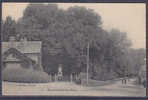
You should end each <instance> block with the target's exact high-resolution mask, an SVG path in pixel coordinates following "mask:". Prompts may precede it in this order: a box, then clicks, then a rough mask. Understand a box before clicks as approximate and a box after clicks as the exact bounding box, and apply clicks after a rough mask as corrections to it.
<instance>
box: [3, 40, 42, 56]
mask: <svg viewBox="0 0 148 100" xmlns="http://www.w3.org/2000/svg"><path fill="white" fill-rule="evenodd" d="M41 45H42V42H41V41H24V42H16V41H15V42H2V54H3V53H4V52H5V51H7V50H8V49H9V48H16V49H17V50H18V51H20V52H21V53H40V52H41Z"/></svg>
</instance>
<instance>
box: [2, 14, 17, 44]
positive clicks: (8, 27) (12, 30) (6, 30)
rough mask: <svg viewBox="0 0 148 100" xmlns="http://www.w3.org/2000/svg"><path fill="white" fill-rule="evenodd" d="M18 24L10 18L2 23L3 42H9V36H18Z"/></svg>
mask: <svg viewBox="0 0 148 100" xmlns="http://www.w3.org/2000/svg"><path fill="white" fill-rule="evenodd" d="M16 34H17V33H16V22H15V20H13V19H12V18H11V17H10V16H8V17H6V20H4V21H3V23H2V41H8V39H9V36H16Z"/></svg>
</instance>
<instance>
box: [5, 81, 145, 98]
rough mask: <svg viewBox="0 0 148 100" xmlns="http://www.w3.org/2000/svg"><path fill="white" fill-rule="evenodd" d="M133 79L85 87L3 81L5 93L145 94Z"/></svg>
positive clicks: (70, 94) (71, 94)
mask: <svg viewBox="0 0 148 100" xmlns="http://www.w3.org/2000/svg"><path fill="white" fill-rule="evenodd" d="M133 81H134V80H131V81H130V82H128V83H127V84H126V85H125V84H122V82H121V81H117V82H116V83H114V84H111V85H105V86H96V87H84V86H81V85H76V84H74V83H70V82H52V83H41V84H40V83H39V84H37V83H36V84H28V83H27V84H25V83H10V82H3V94H5V95H15V94H17V95H50V96H55V95H62V96H145V94H146V89H145V88H143V87H142V86H137V85H133Z"/></svg>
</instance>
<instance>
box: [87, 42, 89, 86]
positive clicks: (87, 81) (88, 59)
mask: <svg viewBox="0 0 148 100" xmlns="http://www.w3.org/2000/svg"><path fill="white" fill-rule="evenodd" d="M88 74H89V42H88V45H87V85H88V78H89V76H88Z"/></svg>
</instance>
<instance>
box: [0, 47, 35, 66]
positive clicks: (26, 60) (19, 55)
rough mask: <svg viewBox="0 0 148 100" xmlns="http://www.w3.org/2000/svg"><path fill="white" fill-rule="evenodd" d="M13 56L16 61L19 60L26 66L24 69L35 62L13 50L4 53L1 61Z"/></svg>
mask: <svg viewBox="0 0 148 100" xmlns="http://www.w3.org/2000/svg"><path fill="white" fill-rule="evenodd" d="M10 54H13V55H14V56H15V57H16V58H17V59H20V60H21V61H23V63H26V64H27V66H25V67H29V65H30V64H35V63H36V62H35V61H34V60H32V59H31V58H29V57H27V56H26V55H25V54H22V53H21V52H20V51H18V50H17V49H15V48H10V49H8V50H7V51H5V52H4V53H3V55H2V57H3V58H2V59H3V61H5V60H6V58H7V57H8V56H9V55H10Z"/></svg>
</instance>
